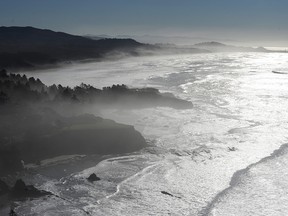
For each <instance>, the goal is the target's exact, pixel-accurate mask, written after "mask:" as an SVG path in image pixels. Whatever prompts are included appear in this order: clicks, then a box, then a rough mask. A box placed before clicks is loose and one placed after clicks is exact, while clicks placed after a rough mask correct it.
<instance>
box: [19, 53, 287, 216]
mask: <svg viewBox="0 0 288 216" xmlns="http://www.w3.org/2000/svg"><path fill="white" fill-rule="evenodd" d="M287 69H288V62H287V54H285V53H280V54H279V53H233V54H232V53H217V54H194V55H179V56H164V57H163V56H162V57H144V58H142V57H141V58H138V57H137V58H129V59H125V60H119V61H114V62H100V63H99V62H97V63H86V64H77V65H70V66H68V67H64V68H60V69H57V70H54V71H53V70H47V71H39V72H37V73H35V72H33V73H28V74H27V75H29V76H37V77H39V78H40V79H41V80H42V81H43V82H44V83H46V84H53V83H56V84H57V83H60V84H62V85H64V86H65V85H69V86H74V85H79V84H80V83H81V82H84V83H87V84H91V85H93V86H95V87H103V86H110V85H112V84H117V83H119V84H122V83H123V84H127V85H128V86H132V87H156V88H159V89H160V91H165V92H172V93H173V94H175V95H176V96H178V97H180V98H182V99H186V100H189V101H192V102H193V104H194V108H193V109H189V110H175V109H172V108H160V107H158V108H147V109H140V110H136V109H131V110H116V109H105V110H94V109H93V108H91V107H88V108H86V109H84V110H83V112H90V113H93V112H97V114H100V115H101V116H103V117H106V118H112V119H114V120H117V121H118V122H122V123H129V124H132V125H135V127H136V129H138V130H139V131H141V133H142V134H143V135H144V137H145V138H146V139H147V140H151V143H152V144H151V146H150V147H148V148H146V149H144V150H143V151H141V152H138V153H135V154H132V155H127V156H124V157H120V158H113V159H109V160H105V161H103V162H101V163H100V164H98V165H96V166H94V167H91V168H90V169H89V170H83V171H81V172H78V173H73V174H72V175H71V176H70V177H69V178H64V179H62V180H61V181H57V180H53V179H45V181H46V183H45V184H44V186H42V187H43V188H44V189H49V190H52V191H53V192H55V193H61V194H62V195H63V196H64V197H65V198H67V199H69V200H72V201H73V202H72V203H73V204H71V203H69V204H68V203H65V202H61V203H60V202H57V200H53V199H49V200H47V201H46V203H48V204H46V205H41V206H40V205H39V203H38V201H28V202H27V203H26V206H29V207H31V206H32V207H34V208H36V209H37V212H45V211H46V212H47V210H49V212H50V213H51V214H52V213H53V212H57V211H59V209H61V208H62V209H65V211H66V212H71V215H73V214H74V215H77V214H78V215H79V214H80V213H79V212H78V213H75V212H77V211H76V210H75V209H77V206H81V208H84V209H85V210H87V211H89V212H91V214H92V215H93V214H94V215H119V214H120V215H148V214H150V215H167V214H172V215H209V214H211V215H222V214H221V213H219V214H218V212H224V213H223V215H233V214H235V209H234V208H233V209H232V208H226V207H225V205H230V203H233V204H234V205H237V203H247V205H248V203H250V207H249V208H255V209H258V210H259V211H255V212H253V214H254V215H261V214H260V213H261V212H263V211H262V210H263V209H264V208H266V206H263V205H261V203H263V202H262V201H261V200H263V199H264V200H268V199H275V197H274V198H273V196H274V195H273V194H271V193H269V191H262V189H261V186H259V185H261V184H263V182H264V183H265V182H267V181H269V179H268V178H269V176H265V175H264V176H263V175H262V174H261V169H269V168H267V167H266V168H265V166H266V164H267V163H266V162H265V163H259V165H260V167H259V165H258V164H257V162H258V161H260V160H261V159H262V158H265V157H267V156H269V155H270V154H271V153H272V152H273V151H274V150H276V149H278V148H280V146H281V145H283V144H285V143H287V137H286V134H287V130H288V127H287V124H286V123H287V121H288V119H287V116H286V115H284V113H285V112H286V107H287V105H288V104H287V91H286V86H287V84H288V77H287V75H286V74H275V73H272V71H275V70H277V71H287ZM271 160H272V161H273V160H274V159H273V158H272V159H271ZM276 160H279V162H281V163H285V162H283V161H282V160H281V157H279V158H278V157H277V158H276ZM265 161H269V160H265ZM273 163H274V162H273ZM251 164H256V165H255V166H253V170H254V173H253V176H252V178H253V179H259V178H261V181H258V182H257V181H256V185H257V186H253V188H254V189H255V190H256V191H255V193H257V195H258V196H259V197H257V199H254V202H247V201H249V199H251V196H250V195H251V194H252V192H251V191H250V190H246V185H250V183H249V182H250V180H249V179H250V177H251V176H249V169H247V170H248V171H247V172H243V175H241V178H243V181H240V180H235V181H236V182H237V181H238V182H240V183H241V184H240V185H238V184H237V185H236V186H235V185H233V184H232V185H231V179H232V177H233V175H234V173H235V172H237V171H238V170H242V169H244V170H245V169H246V168H247V167H248V166H249V165H251ZM258 167H259V168H258ZM280 170H281V171H282V172H285V166H281V169H279V172H280ZM276 171H277V169H276ZM91 172H95V173H99V175H100V176H102V179H103V181H102V182H99V183H98V182H97V183H95V184H93V185H90V184H83V182H82V181H81V179H82V178H83V177H84V176H86V175H87V173H91ZM273 172H274V173H275V170H274V171H273ZM247 173H248V174H247ZM236 177H239V176H236ZM282 177H283V176H282V175H277V174H276V173H275V174H273V179H275V181H277V182H278V183H279V184H280V185H281V184H282V182H283V181H282ZM276 179H277V180H276ZM38 181H39V182H41V181H43V179H42V180H41V178H39V179H38ZM63 182H65V183H63ZM247 182H248V183H247ZM251 182H252V183H253V184H254V183H255V181H252V180H251ZM252 183H251V184H252ZM249 187H250V186H249ZM68 188H70V190H71V193H69V192H65V191H66V189H68ZM226 188H230V189H229V191H228V194H229V196H225V197H222V194H221V192H223V191H224V190H225V189H226ZM234 190H236V191H237V192H236V195H237V197H236V195H235V192H234ZM257 190H258V191H257ZM271 190H272V191H275V190H278V188H272V189H271ZM282 190H285V185H283V188H282ZM67 191H69V190H67ZM161 191H165V192H167V193H169V194H171V195H172V196H170V195H167V194H163V193H161ZM260 191H261V192H262V193H261V192H260ZM253 193H254V191H253ZM83 194H84V195H83ZM79 197H81V199H80V198H79ZM258 201H259V202H258ZM285 205H286V202H285V201H283V202H282V201H279V202H277V203H274V205H273V206H271V209H274V210H275V211H276V210H277V209H278V211H279V212H280V213H279V215H281V214H282V215H284V212H283V211H285V208H284V206H285ZM51 206H53V207H51ZM21 208H22V210H23V211H24V212H25V211H30V210H29V208H28V207H25V206H24V205H23V206H22V207H21ZM21 208H20V209H21ZM240 208H243V209H245V206H244V207H243V206H240V207H239V209H240ZM247 209H248V207H247ZM261 209H262V210H261ZM279 209H280V210H279ZM281 209H283V211H282V212H281ZM73 211H74V213H73ZM272 211H273V210H272ZM238 212H239V211H238ZM246 213H247V212H246ZM246 213H245V211H243V213H241V212H240V213H239V215H245V214H246Z"/></svg>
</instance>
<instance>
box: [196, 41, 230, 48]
mask: <svg viewBox="0 0 288 216" xmlns="http://www.w3.org/2000/svg"><path fill="white" fill-rule="evenodd" d="M194 46H200V47H201V46H216V47H224V46H227V45H226V44H223V43H219V42H215V41H211V42H202V43H197V44H194Z"/></svg>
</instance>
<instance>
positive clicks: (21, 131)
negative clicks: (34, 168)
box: [0, 107, 146, 176]
mask: <svg viewBox="0 0 288 216" xmlns="http://www.w3.org/2000/svg"><path fill="white" fill-rule="evenodd" d="M0 108H1V107H0ZM2 108H3V107H2ZM19 109H21V111H19ZM10 110H11V109H10ZM0 120H1V121H0V128H1V129H2V130H1V134H2V136H1V139H0V176H4V175H6V174H8V173H13V172H14V171H17V170H21V169H22V168H23V166H22V163H23V161H24V162H25V163H39V162H40V161H41V160H44V159H48V158H53V157H57V156H61V155H74V154H81V155H91V154H99V155H106V154H122V153H130V152H134V151H137V150H140V149H142V148H144V147H146V141H145V139H144V138H143V136H142V135H141V134H140V133H139V132H138V131H136V130H135V129H134V127H133V126H130V125H124V124H119V123H116V122H114V121H112V120H107V119H102V118H100V117H96V116H94V115H88V114H86V115H80V116H76V117H75V116H74V117H63V116H61V115H58V114H57V113H55V112H54V111H53V110H49V109H48V110H44V111H39V109H34V108H25V107H18V109H16V110H14V111H13V110H12V111H9V113H5V111H4V110H1V109H0Z"/></svg>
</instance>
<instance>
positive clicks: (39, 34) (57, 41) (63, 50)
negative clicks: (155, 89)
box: [0, 27, 146, 68]
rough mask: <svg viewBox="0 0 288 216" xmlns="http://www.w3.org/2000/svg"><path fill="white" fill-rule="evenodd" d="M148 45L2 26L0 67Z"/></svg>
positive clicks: (96, 55) (127, 50) (28, 65)
mask: <svg viewBox="0 0 288 216" xmlns="http://www.w3.org/2000/svg"><path fill="white" fill-rule="evenodd" d="M145 46H146V45H144V44H141V43H139V42H137V41H135V40H132V39H100V40H92V39H89V38H86V37H82V36H76V35H70V34H67V33H63V32H55V31H51V30H46V29H38V28H34V27H0V68H1V67H2V68H23V67H24V68H31V67H34V66H37V65H44V64H53V63H56V62H62V61H70V60H82V59H87V58H102V57H104V56H105V55H106V54H107V53H109V52H112V51H115V50H117V51H121V52H125V53H129V54H133V53H134V52H135V50H136V49H137V48H143V47H145Z"/></svg>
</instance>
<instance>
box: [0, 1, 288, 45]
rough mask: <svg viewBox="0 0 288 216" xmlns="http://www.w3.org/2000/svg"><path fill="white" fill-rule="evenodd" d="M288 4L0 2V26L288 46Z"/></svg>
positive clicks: (268, 2)
mask: <svg viewBox="0 0 288 216" xmlns="http://www.w3.org/2000/svg"><path fill="white" fill-rule="evenodd" d="M287 20H288V0H178V1H176V0H102V1H100V0H0V25H3V26H34V27H39V28H49V29H52V30H56V31H65V32H68V33H73V34H110V35H119V34H126V35H144V34H149V35H170V36H189V37H209V38H213V37H214V38H223V39H231V40H240V41H245V40H246V41H247V40H250V41H276V42H277V43H279V44H280V43H281V44H283V43H284V45H285V44H286V46H288V42H287V41H288V22H287Z"/></svg>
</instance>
